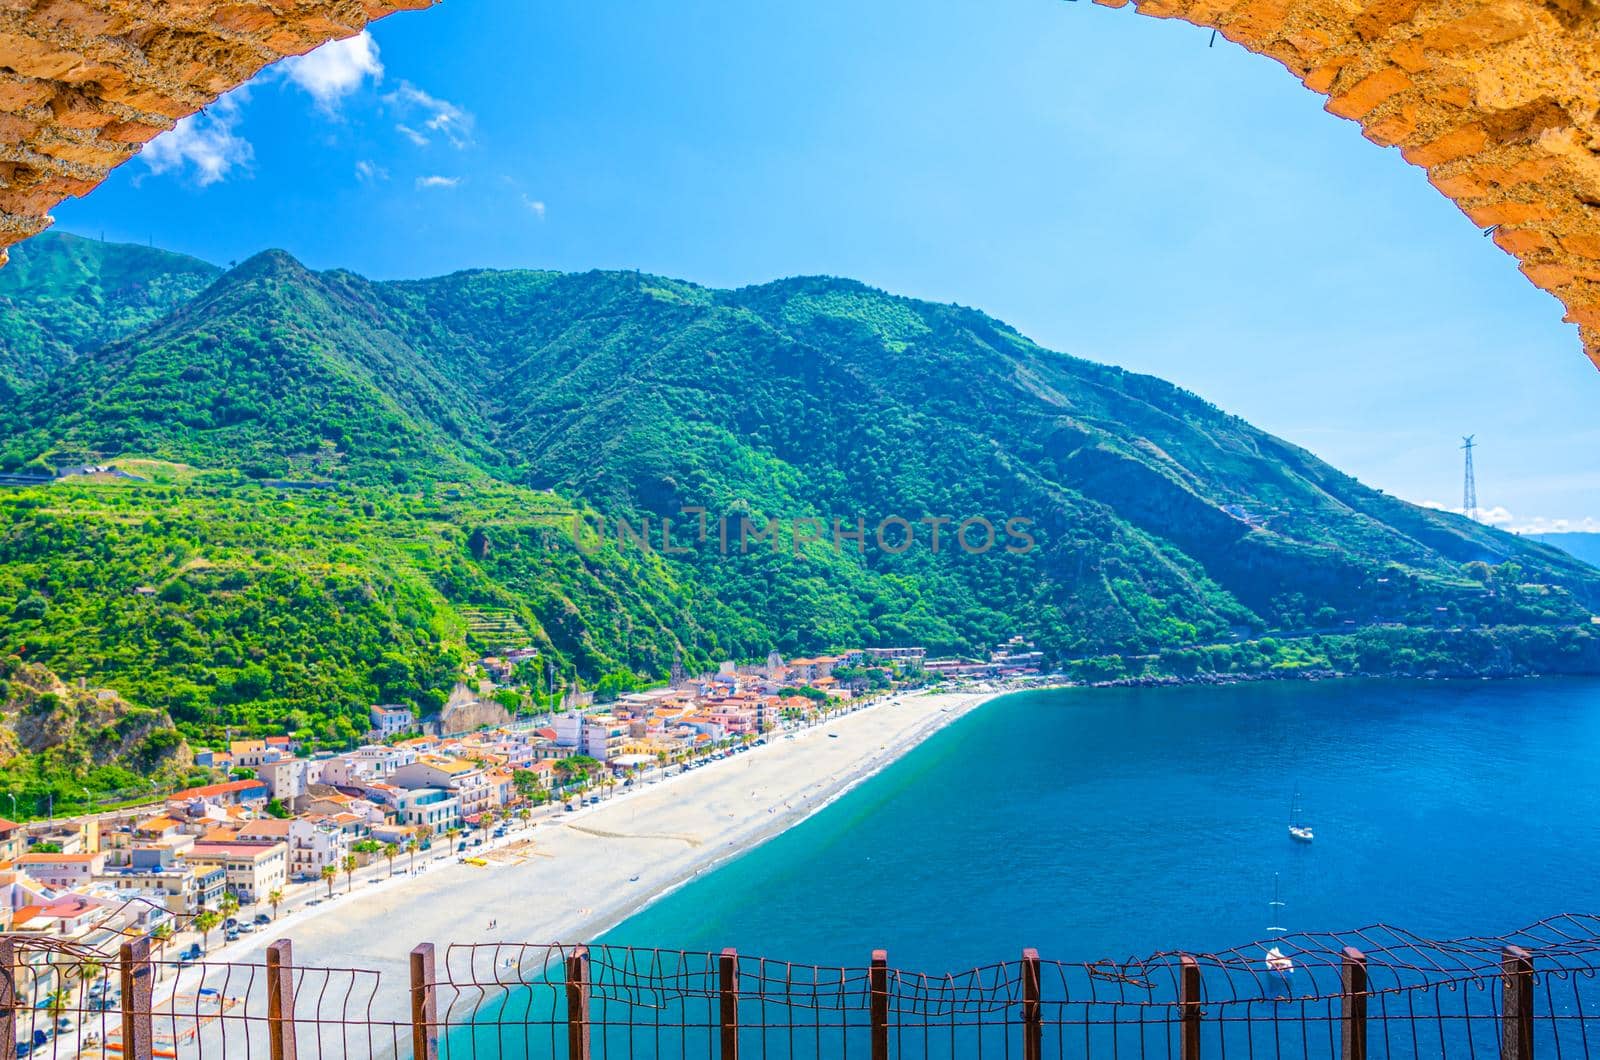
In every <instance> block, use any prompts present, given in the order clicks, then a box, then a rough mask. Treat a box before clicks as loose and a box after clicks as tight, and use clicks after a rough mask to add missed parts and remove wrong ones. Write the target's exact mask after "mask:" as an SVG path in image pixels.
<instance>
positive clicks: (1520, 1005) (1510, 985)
mask: <svg viewBox="0 0 1600 1060" xmlns="http://www.w3.org/2000/svg"><path fill="white" fill-rule="evenodd" d="M1500 980H1501V1002H1500V1021H1501V1024H1500V1060H1533V954H1531V953H1529V952H1528V951H1527V950H1525V949H1523V948H1522V947H1521V946H1507V947H1506V948H1505V949H1504V950H1503V951H1502V952H1501V955H1500Z"/></svg>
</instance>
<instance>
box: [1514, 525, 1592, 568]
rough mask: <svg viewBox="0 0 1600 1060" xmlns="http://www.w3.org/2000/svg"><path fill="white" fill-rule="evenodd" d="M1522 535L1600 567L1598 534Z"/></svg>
mask: <svg viewBox="0 0 1600 1060" xmlns="http://www.w3.org/2000/svg"><path fill="white" fill-rule="evenodd" d="M1524 536H1526V537H1529V538H1531V539H1533V540H1535V541H1540V542H1543V543H1544V544H1546V545H1554V546H1555V547H1556V548H1559V549H1561V550H1562V551H1563V552H1567V553H1570V554H1572V555H1574V556H1576V557H1578V558H1579V559H1581V560H1583V561H1584V562H1585V563H1588V564H1590V565H1591V566H1595V567H1600V534H1595V533H1587V534H1586V533H1566V534H1527V535H1524Z"/></svg>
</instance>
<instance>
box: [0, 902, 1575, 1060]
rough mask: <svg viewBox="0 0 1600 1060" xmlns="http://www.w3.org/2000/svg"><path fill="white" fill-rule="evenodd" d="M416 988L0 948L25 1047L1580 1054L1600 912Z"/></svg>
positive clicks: (563, 1054)
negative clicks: (1533, 919)
mask: <svg viewBox="0 0 1600 1060" xmlns="http://www.w3.org/2000/svg"><path fill="white" fill-rule="evenodd" d="M408 972H409V974H407V975H400V974H395V975H391V976H390V977H388V978H387V979H385V977H384V976H383V975H382V974H381V973H380V972H378V971H375V970H366V969H352V968H329V967H316V966H300V965H297V964H296V963H295V961H294V960H293V950H292V946H291V944H290V943H289V942H288V941H286V940H280V941H278V942H275V943H273V944H272V946H271V947H270V948H269V950H268V953H267V959H266V961H265V962H264V963H261V964H235V963H225V962H206V961H200V962H184V961H179V960H175V959H172V958H170V957H168V956H167V955H166V954H164V953H162V952H160V951H157V952H154V953H152V952H151V949H150V940H148V939H145V938H138V939H131V940H129V941H128V942H127V943H126V944H124V945H122V946H121V947H119V948H118V949H117V950H116V951H115V952H108V951H103V950H93V949H89V948H86V947H82V946H78V945H75V944H72V943H69V942H63V941H52V940H45V939H33V938H27V937H24V936H0V1022H3V1023H4V1024H5V1026H6V1027H7V1028H9V1030H10V1032H11V1034H12V1037H13V1040H14V1041H15V1042H16V1043H17V1052H18V1055H19V1056H21V1055H34V1056H51V1057H58V1056H59V1057H127V1058H132V1060H153V1058H156V1057H162V1058H167V1060H180V1058H190V1057H196V1058H198V1057H208V1056H209V1057H219V1058H227V1057H238V1058H241V1060H242V1058H250V1057H260V1058H262V1060H296V1058H298V1057H317V1058H323V1057H328V1058H363V1057H364V1058H369V1060H377V1058H389V1057H395V1058H403V1057H418V1058H422V1060H434V1058H444V1060H469V1058H470V1060H478V1058H482V1060H500V1058H506V1060H547V1058H548V1060H579V1058H590V1057H629V1058H663V1060H664V1058H667V1057H673V1058H678V1060H689V1058H699V1057H705V1058H708V1060H710V1058H734V1057H737V1056H739V1054H740V1053H743V1054H744V1055H745V1056H746V1057H773V1058H801V1057H806V1058H818V1060H824V1058H841V1060H842V1058H850V1057H861V1058H863V1060H865V1058H872V1060H879V1058H890V1057H928V1058H945V1057H948V1058H952V1060H953V1058H958V1057H984V1056H989V1057H996V1058H1000V1057H1018V1058H1020V1060H1043V1058H1045V1057H1061V1058H1065V1057H1075V1058H1077V1057H1082V1058H1106V1060H1117V1058H1135V1057H1137V1058H1146V1057H1168V1058H1171V1060H1199V1058H1201V1057H1206V1058H1210V1057H1235V1058H1238V1060H1258V1058H1272V1060H1290V1058H1300V1060H1309V1058H1312V1057H1318V1058H1323V1057H1335V1056H1337V1057H1340V1058H1341V1060H1364V1058H1366V1057H1369V1056H1370V1057H1380V1058H1389V1057H1396V1058H1399V1057H1416V1058H1421V1057H1463V1058H1470V1060H1477V1058H1480V1057H1482V1058H1493V1057H1499V1058H1501V1060H1531V1058H1532V1057H1534V1056H1535V1055H1537V1056H1539V1057H1540V1058H1541V1060H1543V1058H1546V1057H1549V1058H1555V1060H1561V1058H1573V1060H1576V1058H1581V1057H1588V1056H1589V1055H1590V1049H1591V1042H1593V1044H1594V1045H1595V1047H1596V1050H1597V1052H1600V978H1597V975H1600V917H1595V916H1562V917H1556V918H1552V919H1549V920H1545V921H1541V922H1540V923H1538V924H1536V925H1533V926H1531V927H1529V928H1526V929H1524V930H1523V931H1519V932H1516V933H1514V934H1512V935H1508V936H1503V937H1496V938H1469V939H1455V940H1446V941H1440V940H1431V939H1424V938H1419V937H1417V936H1415V935H1412V934H1409V933H1407V932H1405V931H1401V930H1399V929H1395V928H1389V927H1375V928H1367V929H1363V930H1360V931H1352V932H1344V933H1330V934H1299V935H1286V936H1281V937H1277V938H1273V939H1269V940H1265V941H1262V942H1258V943H1253V944H1250V945H1246V946H1240V947H1236V948H1234V949H1230V950H1226V951H1222V952H1215V953H1193V954H1189V953H1177V952H1174V953H1160V954H1155V955H1153V956H1151V957H1148V958H1145V959H1142V960H1129V961H1118V962H1113V961H1101V962H1098V963H1092V964H1081V963H1076V964H1075V963H1065V962H1060V961H1054V960H1044V959H1041V958H1040V957H1039V956H1038V955H1036V954H1034V953H1033V952H1032V951H1024V952H1023V953H1022V954H1020V955H1018V957H1017V958H1016V959H1015V960H1010V961H1005V962H1001V963H997V964H992V965H987V966H984V967H981V968H975V969H971V970H968V971H964V972H960V973H956V974H951V975H930V974H925V973H919V972H911V971H907V970H903V969H899V968H894V967H892V966H891V965H890V963H889V960H888V957H887V955H886V954H884V953H882V952H881V951H879V952H876V953H873V954H871V955H870V958H869V959H868V960H866V961H864V962H863V963H862V964H861V965H859V966H857V967H822V966H815V965H802V964H791V963H787V962H782V961H775V960H771V959H768V958H760V957H750V956H745V955H741V954H738V953H735V952H733V951H731V950H728V951H723V952H722V953H696V952H683V951H677V950H652V949H639V948H631V947H619V946H605V945H596V946H555V945H551V946H545V945H520V944H506V943H491V944H477V945H453V946H446V947H440V948H435V947H434V946H432V945H431V944H423V945H420V946H417V947H416V948H415V949H414V950H412V951H411V953H410V955H409V969H408Z"/></svg>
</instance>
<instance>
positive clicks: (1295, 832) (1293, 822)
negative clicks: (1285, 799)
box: [1289, 791, 1317, 843]
mask: <svg viewBox="0 0 1600 1060" xmlns="http://www.w3.org/2000/svg"><path fill="white" fill-rule="evenodd" d="M1289 838H1290V839H1293V840H1294V841H1295V842H1296V843H1309V842H1311V841H1312V840H1313V839H1315V838H1317V835H1316V833H1315V832H1313V831H1312V830H1311V826H1310V825H1308V824H1306V823H1305V822H1304V821H1302V820H1301V819H1300V793H1299V792H1298V791H1297V792H1295V793H1294V801H1293V802H1291V803H1290V804H1289Z"/></svg>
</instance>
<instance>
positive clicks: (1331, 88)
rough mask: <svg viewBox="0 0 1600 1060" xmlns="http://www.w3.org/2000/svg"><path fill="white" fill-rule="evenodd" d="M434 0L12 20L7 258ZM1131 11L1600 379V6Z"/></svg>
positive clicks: (111, 7) (1413, 3)
mask: <svg viewBox="0 0 1600 1060" xmlns="http://www.w3.org/2000/svg"><path fill="white" fill-rule="evenodd" d="M432 2H433V0H162V2H161V3H159V4H157V3H152V2H150V0H9V2H7V3H5V4H4V5H0V254H3V253H4V248H5V247H7V246H10V245H12V244H14V243H16V242H18V241H20V240H22V239H25V238H27V237H28V236H30V235H33V234H34V233H36V232H38V231H40V230H42V229H44V228H45V227H47V226H48V225H49V224H50V223H51V218H50V217H49V210H50V208H51V207H53V206H54V205H55V204H56V203H58V202H60V201H61V200H63V199H65V198H67V197H68V196H74V195H83V194H85V193H86V192H88V191H89V190H90V189H92V188H94V187H95V186H96V185H97V184H99V183H100V181H102V180H103V179H105V176H106V174H107V173H108V172H109V171H110V170H111V169H112V168H114V167H115V166H117V165H120V164H121V163H123V162H125V161H127V160H128V159H129V158H132V157H133V156H134V155H135V154H137V153H138V152H139V149H140V148H141V147H142V146H143V145H144V144H145V143H147V142H149V141H150V140H151V139H152V138H154V137H155V136H156V135H158V134H159V133H161V132H163V131H164V130H166V129H169V128H171V127H172V125H173V123H174V122H175V121H176V120H178V119H180V118H182V117H184V116H186V115H189V114H192V113H194V112H196V111H197V110H199V109H200V108H201V107H203V106H205V105H206V104H208V103H210V102H211V101H212V100H214V99H216V97H217V96H218V95H220V94H221V93H223V92H225V91H227V90H228V89H230V88H233V87H234V86H236V85H239V84H241V83H243V82H244V81H247V80H249V79H250V78H251V77H252V76H254V75H255V74H256V73H257V72H258V71H259V70H261V69H262V68H263V67H264V66H267V65H269V64H270V63H273V62H276V61H277V60H279V59H281V58H283V57H285V56H289V55H298V54H301V53H304V52H307V51H310V50H311V49H312V48H315V47H316V46H317V45H319V44H322V43H323V42H325V41H328V40H331V39H334V38H339V37H347V36H351V35H353V34H355V33H358V32H360V31H361V29H362V28H363V27H365V26H366V25H367V23H368V22H370V21H371V20H373V19H376V18H380V17H382V16H384V15H387V14H390V13H391V12H394V11H397V10H413V9H419V8H425V7H428V6H430V5H431V3H432ZM1096 2H1097V3H1101V4H1104V5H1105V6H1108V7H1122V6H1126V5H1127V4H1128V3H1129V0H1096ZM1133 3H1134V5H1135V7H1136V9H1137V10H1138V11H1139V13H1141V14H1144V15H1151V16H1155V17H1158V18H1178V19H1183V20H1185V21H1188V22H1191V23H1194V24H1195V25H1198V26H1202V27H1207V28H1211V29H1215V30H1216V31H1217V32H1219V33H1221V34H1222V35H1223V36H1225V37H1227V38H1228V39H1229V40H1231V41H1234V42H1236V43H1238V44H1240V45H1242V46H1244V47H1245V48H1248V49H1250V50H1251V51H1254V52H1257V53H1259V54H1261V55H1266V56H1269V57H1271V58H1273V59H1276V60H1277V61H1278V62H1280V63H1282V64H1283V65H1284V66H1285V67H1287V68H1288V70H1289V71H1290V72H1291V73H1292V74H1294V75H1295V76H1296V77H1297V78H1299V79H1300V80H1301V81H1302V82H1303V83H1304V84H1305V85H1306V87H1308V88H1310V89H1312V90H1313V91H1315V92H1319V93H1321V94H1323V95H1325V96H1327V97H1328V102H1327V104H1326V109H1327V110H1328V111H1329V112H1330V113H1332V114H1335V115H1338V116H1340V117H1343V118H1349V119H1351V120H1353V121H1356V122H1358V123H1360V125H1361V129H1362V132H1363V133H1364V134H1365V135H1366V137H1367V138H1368V139H1369V140H1372V141H1373V142H1374V143H1377V144H1379V145H1382V146H1385V147H1396V148H1398V149H1399V151H1400V154H1401V155H1402V156H1403V157H1404V158H1405V160H1406V161H1408V162H1410V163H1411V164H1413V165H1417V166H1421V167H1423V168H1424V169H1426V170H1427V172H1428V179H1429V181H1431V182H1432V183H1433V185H1434V187H1436V188H1437V189H1439V191H1440V192H1442V193H1443V194H1444V195H1446V196H1447V197H1449V198H1450V199H1451V200H1453V201H1454V202H1455V203H1456V204H1457V205H1458V206H1459V207H1460V208H1461V210H1462V212H1463V213H1465V214H1466V215H1467V216H1468V217H1469V218H1470V219H1471V220H1472V222H1473V223H1474V224H1476V225H1478V226H1479V227H1481V228H1484V229H1486V230H1489V231H1490V232H1491V234H1492V236H1493V238H1494V241H1495V242H1496V243H1497V244H1499V246H1500V247H1501V248H1502V249H1503V250H1505V251H1506V252H1507V253H1510V254H1513V255H1515V256H1516V257H1517V259H1518V260H1519V262H1520V265H1521V268H1522V271H1523V273H1525V274H1526V275H1527V277H1528V279H1529V280H1531V281H1532V282H1533V283H1534V284H1536V285H1538V286H1539V287H1541V288H1543V289H1544V290H1546V291H1549V292H1550V293H1551V294H1554V295H1555V296H1556V297H1557V298H1559V299H1561V301H1562V302H1563V303H1565V305H1566V307H1567V315H1566V318H1565V319H1566V320H1567V321H1569V322H1571V323H1575V324H1577V325H1578V328H1579V333H1580V335H1581V337H1582V341H1583V346H1584V350H1585V352H1586V353H1587V354H1588V355H1589V357H1590V359H1591V360H1593V361H1594V362H1595V364H1596V365H1597V366H1600V0H1133Z"/></svg>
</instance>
